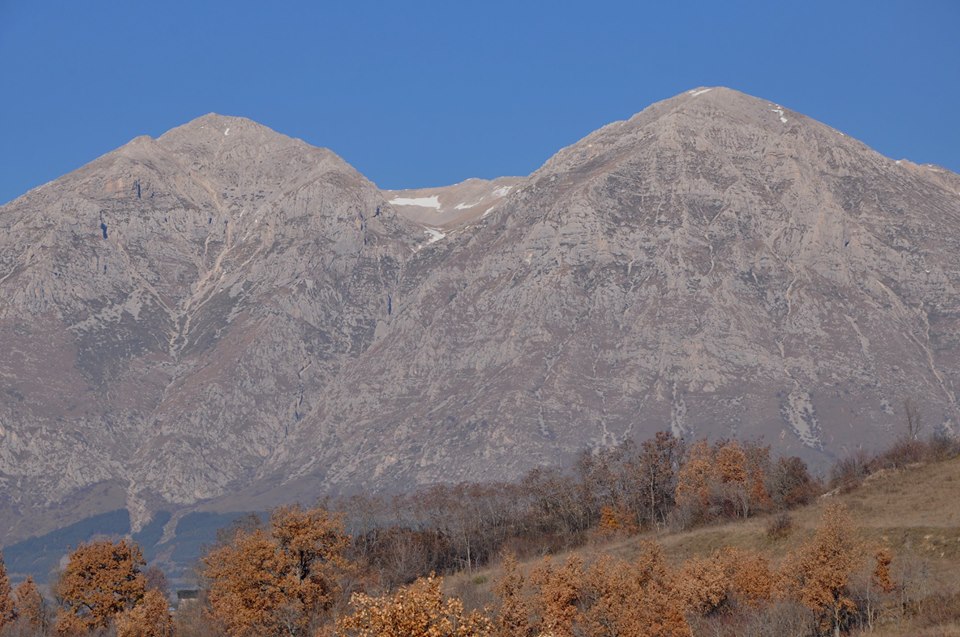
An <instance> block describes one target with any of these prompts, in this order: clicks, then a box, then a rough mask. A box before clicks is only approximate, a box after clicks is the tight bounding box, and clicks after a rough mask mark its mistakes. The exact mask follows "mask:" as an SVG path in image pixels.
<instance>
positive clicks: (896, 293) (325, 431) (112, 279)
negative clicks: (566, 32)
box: [0, 88, 960, 543]
mask: <svg viewBox="0 0 960 637" xmlns="http://www.w3.org/2000/svg"><path fill="white" fill-rule="evenodd" d="M508 187H509V190H506V189H507V188H508ZM474 191H475V192H474ZM434 199H435V200H436V205H434ZM391 201H392V202H393V203H390V202H391ZM411 202H413V203H411ZM424 202H426V203H427V204H428V205H426V206H424V205H422V204H424ZM474 202H478V203H477V205H471V206H467V205H466V204H473V203H474ZM491 202H492V203H491ZM488 204H489V205H488ZM494 204H495V205H494ZM458 206H463V207H462V208H458ZM460 213H463V215H462V216H461V215H460ZM433 214H437V215H442V218H440V217H431V216H430V215H433ZM0 229H2V231H3V232H2V236H0V245H2V247H0V294H2V298H3V303H2V304H0V352H5V354H3V355H2V356H0V525H2V528H0V542H2V543H9V542H11V541H14V540H17V539H20V538H23V537H27V536H29V535H34V534H37V533H42V532H46V531H49V530H51V529H54V528H57V527H59V526H62V525H64V524H66V523H68V522H73V521H76V520H79V519H81V518H83V517H87V516H91V515H94V514H97V513H103V512H106V511H111V510H114V509H118V508H121V509H127V510H128V511H129V512H130V516H131V520H132V526H133V528H134V529H139V528H141V527H143V525H145V524H147V523H148V522H149V520H150V519H151V518H152V517H153V515H154V514H155V513H156V512H158V511H161V510H166V511H174V512H175V515H174V516H173V518H172V521H171V522H170V523H169V524H168V525H167V528H166V532H165V535H164V538H165V539H169V537H170V536H171V535H172V534H174V533H175V530H176V521H177V519H178V516H179V515H180V514H181V513H182V512H184V511H188V510H191V509H198V508H199V509H206V510H212V511H229V510H248V509H253V508H260V507H265V506H269V505H271V504H274V503H277V502H280V501H284V500H290V499H295V498H300V499H303V500H312V499H314V498H315V497H316V496H317V495H319V494H321V493H325V492H343V491H349V490H352V489H356V488H359V487H364V488H379V489H383V488H401V487H407V486H412V485H416V484H424V483H431V482H435V481H451V480H453V481H455V480H467V479H470V480H482V479H484V478H504V477H512V476H517V475H519V474H520V473H522V472H523V471H525V470H526V469H528V468H530V467H532V466H534V465H536V464H539V463H551V464H553V463H556V462H560V461H563V460H565V459H568V458H569V457H570V456H571V455H572V454H574V453H576V452H577V451H579V450H581V449H583V448H587V447H590V446H594V445H604V444H611V443H615V442H618V441H620V440H622V439H623V438H625V437H629V436H636V437H646V436H648V435H649V434H651V433H652V432H654V431H656V430H658V429H663V428H665V427H670V428H672V429H673V430H674V431H675V432H677V433H681V434H684V435H711V436H734V435H735V436H746V437H755V436H763V437H764V439H765V440H767V441H768V442H770V443H772V444H773V445H774V446H776V447H778V448H779V449H780V450H781V451H784V452H789V453H799V454H801V455H803V456H804V457H806V458H807V459H808V460H810V461H813V462H815V463H817V462H821V463H822V462H826V461H828V460H829V459H830V458H831V457H833V456H834V455H836V454H839V453H843V452H844V450H846V449H850V448H851V447H855V446H858V445H877V444H882V443H883V442H885V441H886V440H889V438H890V437H892V436H893V435H894V431H899V428H900V427H901V425H902V421H903V413H902V403H903V400H904V399H905V398H910V399H911V400H912V401H914V402H915V403H916V404H917V405H918V406H919V407H920V410H921V413H922V415H923V418H924V422H925V423H926V424H927V425H928V427H931V428H932V427H934V426H943V427H947V428H951V427H954V426H956V424H957V423H958V422H960V411H958V406H957V398H956V392H957V387H958V384H960V293H958V288H957V286H958V285H960V259H958V258H957V256H956V255H957V254H960V176H957V175H955V174H953V173H950V172H949V171H944V170H942V169H938V168H935V167H927V166H917V165H914V164H910V163H909V162H895V161H893V160H890V159H887V158H885V157H883V156H881V155H879V154H877V153H876V152H874V151H872V150H870V149H869V148H868V147H866V146H865V145H863V144H862V143H860V142H858V141H856V140H853V139H851V138H849V137H846V136H844V135H843V134H842V133H840V132H838V131H836V130H833V129H831V128H829V127H827V126H825V125H823V124H820V123H818V122H816V121H813V120H810V119H808V118H806V117H804V116H802V115H800V114H798V113H794V112H791V111H789V110H788V109H786V108H783V107H781V106H779V105H776V104H771V103H769V102H766V101H763V100H760V99H756V98H753V97H749V96H746V95H743V94H741V93H737V92H736V91H732V90H729V89H722V88H714V89H697V90H694V91H690V92H688V93H684V94H681V95H679V96H677V97H674V98H672V99H669V100H666V101H664V102H660V103H658V104H655V105H653V106H651V107H649V108H647V109H646V110H644V111H643V112H641V113H639V114H637V115H636V116H634V117H632V118H631V119H629V120H627V121H623V122H617V123H614V124H611V125H609V126H607V127H604V128H603V129H601V130H599V131H597V132H595V133H593V134H591V135H590V136H588V137H586V138H585V139H583V140H581V141H579V142H577V143H576V144H574V145H572V146H570V147H568V148H565V149H563V150H562V151H560V152H559V153H557V155H555V156H554V157H552V158H551V159H550V160H549V161H547V163H546V164H544V166H543V167H542V168H540V169H539V170H538V171H537V172H535V173H534V174H533V175H531V176H529V177H527V178H524V179H522V180H514V179H511V180H509V183H502V184H501V183H499V182H492V183H491V182H482V181H479V180H478V181H476V182H470V181H468V182H464V184H459V185H458V186H456V187H451V189H431V190H430V191H426V190H424V191H403V192H380V191H378V190H377V188H376V187H375V186H374V185H373V184H372V183H370V182H369V181H367V180H366V179H365V178H364V177H363V176H361V175H359V174H358V173H357V172H356V171H354V170H353V169H352V168H351V167H349V166H348V165H346V164H345V163H344V162H343V161H342V160H340V159H339V158H337V157H336V156H335V155H333V154H332V153H330V152H329V151H326V150H322V149H318V148H313V147H310V146H308V145H306V144H304V143H303V142H300V141H297V140H292V139H289V138H286V137H284V136H282V135H279V134H277V133H274V132H272V131H269V130H267V129H265V128H263V127H261V126H258V125H256V124H254V123H252V122H249V121H247V120H243V119H239V118H227V117H220V116H214V115H210V116H205V117H203V118H200V119H199V120H196V121H194V122H191V123H189V124H187V125H185V126H183V127H180V128H178V129H174V130H172V131H170V132H169V133H167V134H165V135H163V136H161V137H160V138H158V139H156V140H153V139H149V138H138V139H136V140H133V141H132V142H131V143H130V144H128V145H126V146H124V147H123V148H121V149H118V150H117V151H114V152H112V153H110V154H108V155H106V156H104V157H101V158H100V159H98V160H96V161H94V162H93V163H91V164H89V165H88V166H86V167H84V168H82V169H80V170H78V171H76V172H74V173H71V174H69V175H67V176H65V177H63V178H61V179H59V180H57V181H55V182H52V183H50V184H47V185H45V186H43V187H41V188H38V189H36V190H34V191H31V192H30V193H28V194H26V195H24V196H23V197H21V198H19V199H17V200H15V201H13V202H11V203H10V204H7V205H6V206H4V207H2V208H0ZM178 512H179V513H178Z"/></svg>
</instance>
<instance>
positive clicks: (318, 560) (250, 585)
mask: <svg viewBox="0 0 960 637" xmlns="http://www.w3.org/2000/svg"><path fill="white" fill-rule="evenodd" d="M348 542H349V538H348V536H347V535H346V534H345V533H344V531H343V523H342V521H341V520H340V518H339V517H335V516H332V515H330V514H329V513H327V512H326V511H325V510H323V509H319V508H316V509H308V510H304V509H302V508H300V507H299V506H293V507H282V508H279V509H277V510H276V511H275V512H274V514H273V516H272V517H271V520H270V529H269V531H263V530H261V529H254V530H252V531H251V530H242V529H241V530H238V531H237V533H236V534H235V535H234V537H233V539H232V541H230V542H229V543H227V544H224V545H223V546H220V547H219V548H217V549H215V550H213V551H211V552H210V553H209V554H208V555H207V556H206V557H204V558H203V566H204V570H203V574H204V577H206V578H207V580H208V581H209V586H210V589H209V602H210V607H211V613H212V615H213V617H214V619H216V620H217V622H218V623H220V624H221V625H222V626H223V628H224V629H225V630H226V631H227V633H228V634H230V635H232V636H237V637H239V636H246V635H262V634H281V633H283V634H287V635H300V634H305V633H306V632H307V630H308V628H309V625H310V622H311V621H312V620H313V619H314V618H315V617H317V616H318V615H319V614H322V613H323V612H324V611H326V610H328V609H329V608H330V606H331V605H332V604H333V601H334V599H335V597H336V595H337V594H338V593H339V583H338V575H339V574H340V573H341V572H342V571H343V570H345V569H346V568H347V563H346V560H345V559H344V557H343V553H344V551H345V550H346V547H347V545H348Z"/></svg>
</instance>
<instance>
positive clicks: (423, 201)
mask: <svg viewBox="0 0 960 637" xmlns="http://www.w3.org/2000/svg"><path fill="white" fill-rule="evenodd" d="M389 203H392V204H393V205H395V206H420V207H422V208H436V209H437V210H440V197H438V196H437V195H434V196H432V197H397V198H395V199H391V200H390V201H389Z"/></svg>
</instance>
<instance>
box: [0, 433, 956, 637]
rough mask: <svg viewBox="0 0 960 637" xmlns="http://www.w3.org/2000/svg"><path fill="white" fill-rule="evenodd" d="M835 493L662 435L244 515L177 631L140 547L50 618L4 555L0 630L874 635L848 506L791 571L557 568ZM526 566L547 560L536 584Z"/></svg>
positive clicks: (879, 574) (864, 563) (85, 551)
mask: <svg viewBox="0 0 960 637" xmlns="http://www.w3.org/2000/svg"><path fill="white" fill-rule="evenodd" d="M937 444H939V443H937ZM908 447H909V449H910V451H909V453H907V452H904V451H903V449H902V448H898V447H897V446H895V447H894V448H893V450H891V451H892V452H894V455H893V456H890V453H888V454H886V455H884V454H881V455H880V456H877V457H876V458H874V459H873V460H872V461H871V462H872V463H873V466H874V467H880V466H886V465H888V464H889V463H890V462H891V461H895V462H901V461H906V460H907V459H910V458H913V457H915V455H916V453H918V452H917V449H918V447H917V446H916V445H915V444H913V442H911V444H910V445H908ZM924 448H925V449H926V450H927V451H926V452H924V453H928V454H931V453H934V452H935V450H936V449H940V447H936V446H935V445H934V443H933V442H931V443H929V444H927V446H926V447H924ZM898 449H899V450H898ZM941 451H942V450H941ZM941 451H936V453H940V452H941ZM950 452H951V453H955V452H956V446H955V445H954V447H952V448H951V451H950ZM892 457H893V458H894V460H891V458H892ZM871 462H868V463H866V464H867V466H870V465H871ZM838 466H840V467H841V468H840V469H837V470H835V471H834V475H833V477H832V479H831V484H830V485H829V486H831V487H832V486H835V485H834V483H838V482H839V481H842V480H845V479H846V477H845V476H846V473H847V470H846V469H845V468H843V467H845V466H846V465H842V463H841V465H838ZM858 466H859V465H858ZM841 486H842V484H841ZM821 492H822V486H821V484H820V483H819V482H818V481H817V480H814V479H813V478H812V477H811V476H810V474H809V472H808V471H807V468H806V465H805V464H804V463H803V462H802V461H801V460H800V459H799V458H795V457H790V458H780V459H778V460H776V461H773V460H771V457H770V451H769V448H768V447H766V446H762V445H760V444H758V443H750V442H746V443H742V442H738V441H734V440H721V441H717V442H714V443H712V444H711V443H708V442H706V441H697V442H695V443H693V444H687V443H685V442H684V441H683V440H681V439H679V438H676V437H674V436H672V435H671V434H670V433H668V432H661V433H659V434H657V435H656V436H654V437H653V438H651V439H650V440H647V441H645V442H643V443H641V444H635V443H632V442H625V443H623V444H621V445H619V446H617V447H615V448H612V449H607V450H602V451H597V452H594V453H584V454H582V455H581V456H580V457H579V458H578V460H577V462H576V463H575V466H574V467H573V469H572V470H568V471H562V470H558V469H537V470H534V471H531V472H530V473H529V474H528V475H527V476H526V477H525V478H524V479H523V480H521V481H519V482H517V483H510V484H506V483H504V484H461V485H455V486H437V487H432V488H429V489H425V490H421V491H418V492H416V493H413V494H410V495H406V496H398V497H393V498H383V497H369V496H365V497H360V496H356V497H352V498H347V499H341V500H337V501H326V502H323V503H321V505H318V506H315V507H313V508H303V507H301V506H298V505H297V506H286V507H279V508H277V509H275V510H274V511H273V512H272V513H271V515H270V517H269V519H268V520H261V519H259V518H257V517H250V518H245V519H243V520H241V521H239V522H238V523H237V524H235V525H234V526H232V527H231V528H228V529H225V530H223V531H222V532H221V533H220V536H219V538H218V541H217V543H216V544H215V545H214V546H212V547H210V548H209V550H207V551H206V553H205V555H204V556H203V558H202V559H201V563H200V565H199V566H198V575H199V578H200V583H201V594H200V600H199V601H198V603H196V604H193V605H190V606H188V607H185V608H181V609H180V610H179V611H178V612H177V613H176V616H175V617H174V616H173V615H171V613H170V612H169V609H168V601H167V592H166V591H165V582H164V580H163V577H162V574H161V573H159V572H157V571H156V570H155V569H148V568H146V564H145V563H144V559H143V556H142V552H141V551H140V549H139V547H138V546H137V545H136V544H135V543H132V542H130V541H127V540H120V541H117V542H112V541H108V540H103V541H94V542H89V543H86V544H82V545H81V546H79V547H77V549H76V550H75V551H73V553H72V554H71V555H70V556H69V560H68V561H67V563H66V566H65V567H64V569H63V570H62V572H61V573H60V574H59V576H58V577H57V580H56V582H55V583H54V585H53V587H52V593H53V597H54V603H53V604H50V605H48V604H47V602H46V600H44V598H43V597H42V596H41V595H40V593H39V591H38V589H37V587H36V585H35V583H34V582H33V581H32V580H30V579H27V580H26V581H24V582H23V583H21V584H20V585H19V586H18V587H17V588H16V590H11V589H10V584H9V581H8V579H7V577H6V573H5V571H4V569H3V566H2V556H0V634H2V635H3V637H26V636H28V635H30V636H34V635H50V634H57V635H65V636H66V635H78V636H79V635H94V634H99V635H108V634H109V635H116V636H117V637H149V636H155V637H170V636H172V635H174V634H176V635H180V636H182V637H194V636H200V635H218V636H225V637H252V636H253V635H288V636H290V637H332V636H339V637H366V636H367V635H384V636H389V635H397V636H400V635H404V636H410V637H417V636H419V635H423V636H424V637H428V636H429V637H446V636H451V637H452V636H455V635H456V636H459V637H472V636H474V635H476V636H478V637H487V636H491V637H505V636H507V635H511V636H512V635H518V636H523V635H527V636H529V637H534V636H537V637H545V636H547V635H554V636H567V637H595V636H598V637H599V636H602V635H665V636H666V635H690V634H692V630H693V627H697V626H702V625H704V622H707V623H711V622H712V623H713V624H717V625H727V624H729V625H733V626H735V627H737V630H740V629H742V628H743V626H744V624H743V623H744V622H750V621H756V622H758V623H757V625H756V626H755V628H756V629H757V631H760V630H761V628H763V627H764V626H770V625H778V626H780V627H781V628H784V627H785V624H784V622H786V623H789V622H793V623H794V624H795V625H793V624H791V626H792V627H793V628H796V630H798V631H799V632H792V633H791V632H790V631H789V630H786V629H785V630H784V631H783V632H781V633H779V634H798V635H799V634H819V633H821V632H824V631H826V632H834V633H836V634H838V633H839V631H841V630H843V629H846V628H848V627H850V626H853V625H857V624H858V623H859V624H863V623H864V622H872V621H873V620H874V618H875V617H876V615H877V612H879V611H878V609H883V608H885V607H886V605H889V603H890V599H889V596H890V595H891V594H892V592H893V591H894V590H895V589H896V588H897V586H898V584H897V583H895V582H894V581H893V580H892V578H891V576H890V573H891V571H890V564H891V561H892V559H893V558H892V555H891V553H890V552H889V549H887V548H884V547H867V546H866V545H865V544H863V543H862V542H860V541H859V540H857V539H856V532H855V530H854V529H853V527H852V523H851V522H850V518H849V515H848V514H847V513H846V511H845V510H843V509H842V507H839V506H828V507H827V509H826V513H825V516H824V519H823V521H822V524H821V526H820V529H819V530H818V531H817V532H816V534H815V535H814V536H813V537H811V538H809V539H807V540H806V541H805V542H804V543H803V545H802V546H801V547H800V548H799V549H797V550H796V551H794V552H793V553H791V554H790V555H788V556H787V557H786V558H785V559H784V560H782V562H781V563H780V564H778V565H777V564H772V563H770V562H769V561H768V560H767V559H766V558H764V557H763V556H761V555H759V554H756V553H752V552H749V551H743V550H735V549H729V548H728V549H722V550H718V551H717V552H715V553H714V554H713V555H712V556H710V557H707V558H693V559H691V560H687V561H686V562H684V563H683V564H681V565H679V566H677V567H675V568H674V567H671V566H670V565H669V564H668V563H667V561H666V560H665V558H664V556H663V552H662V550H661V549H660V548H659V546H657V545H656V544H655V543H651V542H647V543H644V544H643V545H642V549H641V551H640V555H639V556H638V557H637V558H636V559H634V560H632V561H630V562H624V561H618V560H615V559H613V558H608V557H604V558H600V559H597V560H593V561H591V562H585V561H583V560H582V559H580V558H578V557H571V558H568V559H566V560H563V561H555V560H554V558H551V555H553V554H556V553H559V552H561V551H564V550H566V549H569V548H573V547H576V546H579V545H582V544H584V543H585V542H586V541H588V540H590V539H596V538H603V537H608V536H611V535H617V534H624V535H625V534H633V533H638V532H641V531H644V530H651V529H653V530H656V529H663V528H665V527H668V526H672V527H674V528H689V527H691V526H695V525H699V524H704V523H708V522H711V521H715V520H720V519H736V518H746V517H749V516H751V515H755V514H757V513H760V512H769V511H776V510H781V511H786V510H788V509H789V508H791V507H793V506H796V505H799V504H803V503H806V502H809V501H810V500H811V499H812V498H814V497H816V496H817V495H818V494H819V493H821ZM334 510H339V511H344V513H333V512H332V511H334ZM774 520H781V521H782V516H781V517H779V518H778V517H775V518H774ZM786 525H787V527H789V522H787V523H786ZM782 530H783V529H782V528H779V527H778V526H777V525H771V528H770V532H771V534H774V533H776V532H780V531H782ZM787 531H789V528H787ZM518 557H519V558H523V559H527V558H533V559H537V558H539V559H541V561H540V563H539V564H537V565H536V566H534V567H532V568H530V569H527V572H523V569H521V568H520V566H519V562H518ZM498 559H499V560H501V561H502V565H501V568H500V576H499V577H498V578H497V582H496V585H495V587H494V600H495V602H494V603H493V604H492V605H491V606H489V607H485V608H482V609H474V610H469V611H468V610H467V609H465V608H464V605H463V603H462V602H461V601H460V600H458V599H456V598H453V597H449V596H447V595H445V594H444V592H443V588H442V576H443V575H444V574H449V573H453V572H467V573H470V572H471V571H472V570H473V569H476V568H478V567H480V566H482V565H485V564H489V563H491V562H493V561H495V560H498ZM864 569H867V571H865V570H864ZM868 571H869V572H868ZM865 572H866V573H867V575H865V576H864V575H863V573H865ZM438 574H439V576H438ZM857 574H860V584H858V585H856V586H854V576H855V575H857ZM864 578H865V579H864ZM885 596H886V597H885ZM771 617H772V618H773V619H771ZM718 622H719V623H718ZM714 627H716V626H714ZM715 632H717V634H723V633H721V632H719V631H715ZM730 634H737V633H736V630H735V631H734V632H733V633H730ZM756 634H761V632H757V633H756Z"/></svg>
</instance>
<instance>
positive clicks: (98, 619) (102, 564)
mask: <svg viewBox="0 0 960 637" xmlns="http://www.w3.org/2000/svg"><path fill="white" fill-rule="evenodd" d="M143 566H144V560H143V555H142V554H141V552H140V548H139V547H138V546H137V545H135V544H131V543H129V542H127V541H126V540H121V541H119V542H117V543H113V542H109V541H100V542H90V543H88V544H81V545H80V546H79V547H78V548H77V549H76V550H75V551H74V552H73V553H72V554H71V556H70V561H69V562H68V563H67V567H66V568H65V569H64V571H63V573H61V574H60V579H59V580H58V581H57V583H56V585H55V587H54V593H55V595H56V596H57V599H58V601H59V602H60V608H59V610H58V612H57V632H58V633H60V634H64V635H71V634H79V633H83V632H86V631H89V630H92V629H95V628H105V627H106V626H108V625H109V624H110V622H111V621H112V620H113V619H114V618H115V617H116V616H117V615H119V614H120V613H122V612H124V611H126V610H129V609H131V608H132V607H133V606H134V604H136V603H137V602H138V601H140V599H141V598H142V597H143V593H144V587H145V579H144V577H143V573H142V572H141V569H142V568H143Z"/></svg>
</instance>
